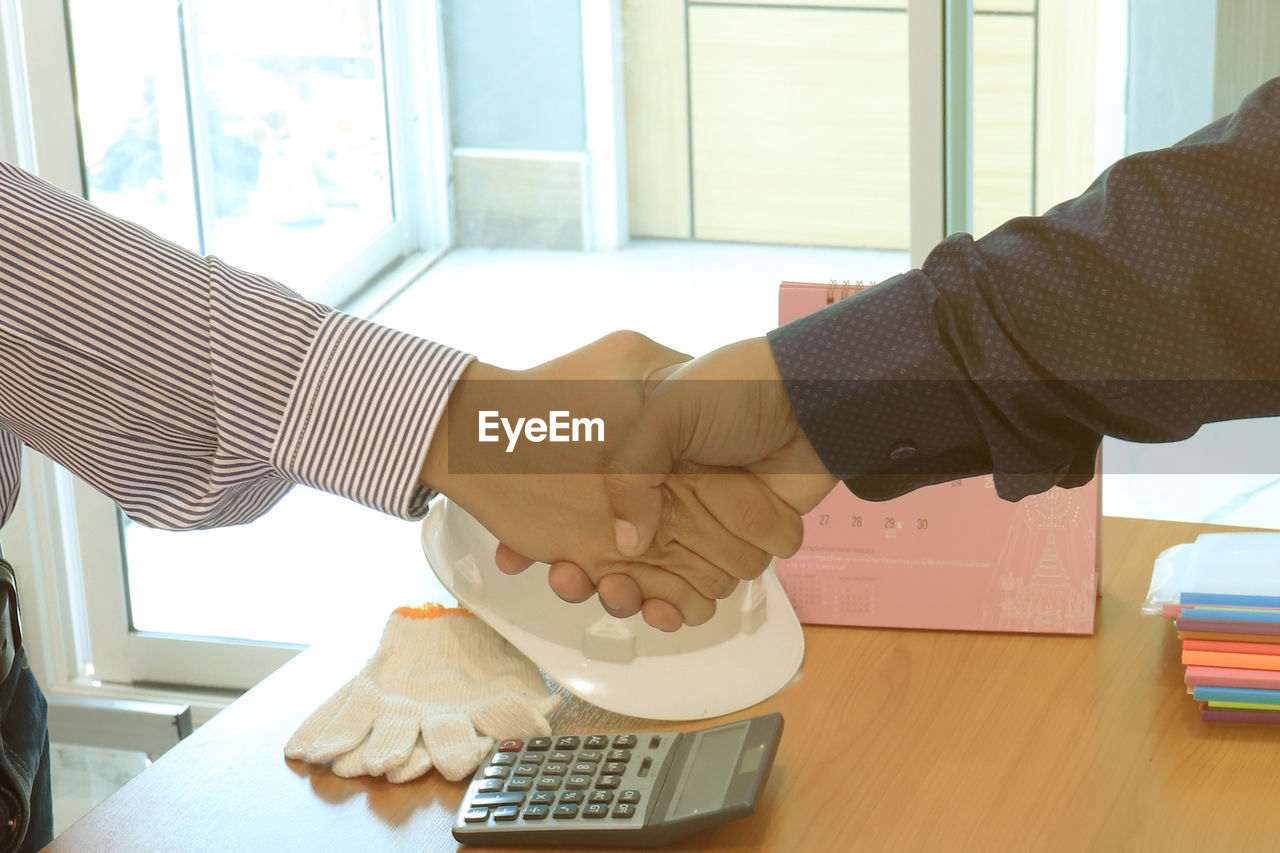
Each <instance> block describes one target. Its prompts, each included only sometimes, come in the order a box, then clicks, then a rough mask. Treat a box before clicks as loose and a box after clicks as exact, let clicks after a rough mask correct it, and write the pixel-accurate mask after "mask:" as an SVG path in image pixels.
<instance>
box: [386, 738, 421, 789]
mask: <svg viewBox="0 0 1280 853" xmlns="http://www.w3.org/2000/svg"><path fill="white" fill-rule="evenodd" d="M430 769H431V753H429V752H427V745H426V744H425V743H423V742H422V737H421V736H419V737H418V740H417V742H416V743H414V745H413V751H412V752H410V753H409V757H408V758H407V759H405V762H404V764H401V765H400V766H399V767H392V768H390V769H389V770H387V781H388V782H409V781H411V780H413V779H417V778H418V777H419V776H421V775H423V774H424V773H426V772H427V771H428V770H430Z"/></svg>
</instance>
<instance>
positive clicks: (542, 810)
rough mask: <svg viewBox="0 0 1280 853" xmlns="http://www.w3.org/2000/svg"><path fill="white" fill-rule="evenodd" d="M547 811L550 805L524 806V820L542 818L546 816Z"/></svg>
mask: <svg viewBox="0 0 1280 853" xmlns="http://www.w3.org/2000/svg"><path fill="white" fill-rule="evenodd" d="M549 811H551V807H550V806H542V805H532V806H525V809H524V819H525V820H544V819H545V818H546V816H547V812H549Z"/></svg>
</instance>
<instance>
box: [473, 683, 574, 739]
mask: <svg viewBox="0 0 1280 853" xmlns="http://www.w3.org/2000/svg"><path fill="white" fill-rule="evenodd" d="M534 701H536V702H537V706H536V707H535V705H534V704H532V703H531V702H530V700H529V699H528V698H526V697H524V696H521V695H519V694H516V693H511V692H507V693H502V694H501V695H498V696H490V697H487V698H485V699H482V700H481V701H480V702H477V703H476V704H475V705H472V706H471V707H470V708H469V709H468V711H469V714H468V716H470V717H471V720H472V722H474V723H475V726H476V730H477V731H479V732H480V733H481V734H486V735H490V736H491V737H495V738H512V737H529V736H532V735H549V734H551V724H550V723H548V722H547V714H549V713H550V712H551V711H554V710H555V709H556V708H558V707H560V697H559V696H556V695H550V696H546V697H539V698H538V699H536V700H534ZM543 709H546V710H543Z"/></svg>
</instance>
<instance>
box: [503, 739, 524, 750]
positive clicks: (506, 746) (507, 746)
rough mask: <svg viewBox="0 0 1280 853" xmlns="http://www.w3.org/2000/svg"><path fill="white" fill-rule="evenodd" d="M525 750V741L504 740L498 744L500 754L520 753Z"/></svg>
mask: <svg viewBox="0 0 1280 853" xmlns="http://www.w3.org/2000/svg"><path fill="white" fill-rule="evenodd" d="M523 748H524V741H522V740H515V739H512V740H504V741H503V742H502V743H500V744H498V752H519V751H520V750H521V749H523Z"/></svg>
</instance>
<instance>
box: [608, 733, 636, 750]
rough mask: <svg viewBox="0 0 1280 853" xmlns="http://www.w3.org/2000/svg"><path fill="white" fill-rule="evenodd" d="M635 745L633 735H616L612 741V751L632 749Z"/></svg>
mask: <svg viewBox="0 0 1280 853" xmlns="http://www.w3.org/2000/svg"><path fill="white" fill-rule="evenodd" d="M635 745H636V736H635V735H618V736H617V737H615V738H614V739H613V748H614V749H634V748H635Z"/></svg>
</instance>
